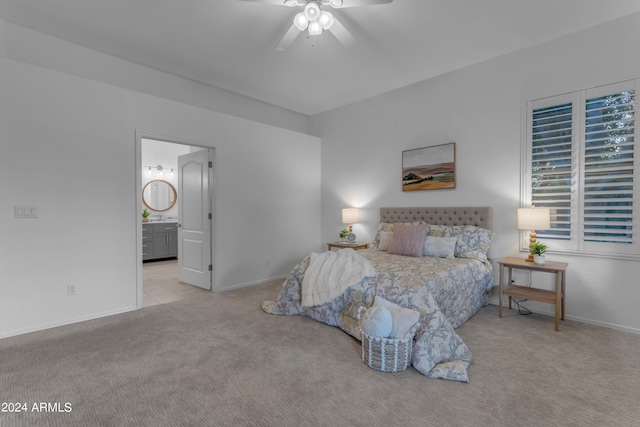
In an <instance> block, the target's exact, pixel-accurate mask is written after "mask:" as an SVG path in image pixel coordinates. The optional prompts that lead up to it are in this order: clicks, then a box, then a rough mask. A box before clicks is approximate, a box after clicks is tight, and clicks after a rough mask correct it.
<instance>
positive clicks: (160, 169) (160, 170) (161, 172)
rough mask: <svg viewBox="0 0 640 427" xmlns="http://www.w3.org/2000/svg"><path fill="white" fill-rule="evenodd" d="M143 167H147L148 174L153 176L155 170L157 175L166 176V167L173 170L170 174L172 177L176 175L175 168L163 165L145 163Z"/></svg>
mask: <svg viewBox="0 0 640 427" xmlns="http://www.w3.org/2000/svg"><path fill="white" fill-rule="evenodd" d="M142 168H143V169H144V168H146V169H147V176H151V175H153V172H154V171H155V173H156V175H157V176H165V174H164V171H165V169H167V170H170V171H171V172H169V176H171V177H175V176H176V174H175V168H168V167H165V166H162V165H154V166H147V165H144V166H142Z"/></svg>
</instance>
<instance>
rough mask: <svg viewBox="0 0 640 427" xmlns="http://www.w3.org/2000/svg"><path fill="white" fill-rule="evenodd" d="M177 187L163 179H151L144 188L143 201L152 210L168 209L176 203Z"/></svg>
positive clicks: (161, 210)
mask: <svg viewBox="0 0 640 427" xmlns="http://www.w3.org/2000/svg"><path fill="white" fill-rule="evenodd" d="M177 197H178V193H177V192H176V188H175V187H174V186H173V185H171V183H170V182H167V181H165V180H162V179H154V180H153V181H149V182H148V183H147V184H146V185H145V186H144V188H143V189H142V201H143V202H144V204H145V206H146V207H148V208H149V209H151V210H154V211H158V212H163V211H168V210H169V209H171V208H172V207H173V205H175V204H176V199H177Z"/></svg>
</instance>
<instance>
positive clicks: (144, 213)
mask: <svg viewBox="0 0 640 427" xmlns="http://www.w3.org/2000/svg"><path fill="white" fill-rule="evenodd" d="M149 215H151V212H149V211H148V210H147V209H146V208H145V210H143V211H142V222H149Z"/></svg>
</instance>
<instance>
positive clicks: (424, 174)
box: [402, 142, 456, 191]
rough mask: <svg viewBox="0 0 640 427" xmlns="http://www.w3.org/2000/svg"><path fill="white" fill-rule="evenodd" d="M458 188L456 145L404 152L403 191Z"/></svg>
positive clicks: (442, 145)
mask: <svg viewBox="0 0 640 427" xmlns="http://www.w3.org/2000/svg"><path fill="white" fill-rule="evenodd" d="M446 188H456V143H455V142H450V143H448V144H441V145H433V146H431V147H424V148H416V149H413V150H405V151H403V152H402V191H418V190H442V189H446Z"/></svg>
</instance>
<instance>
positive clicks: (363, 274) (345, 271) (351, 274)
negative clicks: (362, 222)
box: [302, 248, 376, 307]
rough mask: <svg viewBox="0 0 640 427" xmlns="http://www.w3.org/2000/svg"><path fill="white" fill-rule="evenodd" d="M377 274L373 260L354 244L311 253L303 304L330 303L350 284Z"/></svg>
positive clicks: (305, 279)
mask: <svg viewBox="0 0 640 427" xmlns="http://www.w3.org/2000/svg"><path fill="white" fill-rule="evenodd" d="M375 274H376V271H375V269H374V268H373V265H371V262H369V260H368V259H366V258H364V257H362V256H361V255H358V254H357V253H356V251H354V250H353V249H351V248H347V249H341V250H339V251H337V252H336V251H327V252H323V253H315V252H314V253H311V255H310V258H309V267H307V270H306V271H305V273H304V277H303V278H302V306H303V307H312V306H316V305H321V304H325V303H328V302H329V301H332V300H334V299H335V298H337V297H339V296H340V295H342V293H343V292H344V291H345V289H347V288H348V287H349V286H352V285H355V284H357V283H359V282H360V281H362V279H364V278H367V277H372V276H375Z"/></svg>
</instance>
